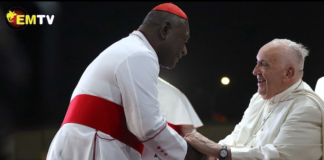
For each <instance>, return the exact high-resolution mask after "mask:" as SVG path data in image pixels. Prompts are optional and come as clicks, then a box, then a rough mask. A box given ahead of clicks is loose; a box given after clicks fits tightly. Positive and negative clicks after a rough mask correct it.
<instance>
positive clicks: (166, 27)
mask: <svg viewBox="0 0 324 160" xmlns="http://www.w3.org/2000/svg"><path fill="white" fill-rule="evenodd" d="M170 29H171V23H170V22H163V23H162V25H161V28H160V37H161V38H162V39H163V40H165V39H166V38H167V36H168V35H169V34H170Z"/></svg>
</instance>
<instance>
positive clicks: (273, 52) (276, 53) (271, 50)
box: [257, 43, 287, 63]
mask: <svg viewBox="0 0 324 160" xmlns="http://www.w3.org/2000/svg"><path fill="white" fill-rule="evenodd" d="M286 50H287V47H286V45H285V44H273V43H268V44H266V45H264V46H263V47H262V48H261V49H260V50H259V52H258V54H257V59H258V60H259V61H260V60H264V61H267V62H269V63H274V62H281V60H282V59H283V58H284V56H285V55H286V54H284V52H286Z"/></svg>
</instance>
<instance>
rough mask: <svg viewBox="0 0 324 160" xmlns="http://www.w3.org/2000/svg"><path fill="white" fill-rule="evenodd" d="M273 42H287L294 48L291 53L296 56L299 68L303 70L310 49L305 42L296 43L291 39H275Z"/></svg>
mask: <svg viewBox="0 0 324 160" xmlns="http://www.w3.org/2000/svg"><path fill="white" fill-rule="evenodd" d="M271 43H274V44H286V45H287V47H288V48H289V49H291V50H292V52H290V53H291V54H290V55H291V56H294V57H295V58H294V59H296V61H297V64H298V67H299V70H300V71H302V70H303V69H304V62H305V57H306V56H308V54H309V51H308V49H307V48H306V47H305V46H304V45H303V44H301V43H296V42H294V41H291V40H289V39H274V40H272V41H271Z"/></svg>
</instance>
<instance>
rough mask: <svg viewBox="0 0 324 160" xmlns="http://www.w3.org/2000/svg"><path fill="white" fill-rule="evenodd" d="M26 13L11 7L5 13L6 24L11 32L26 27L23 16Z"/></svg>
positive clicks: (21, 9) (18, 8)
mask: <svg viewBox="0 0 324 160" xmlns="http://www.w3.org/2000/svg"><path fill="white" fill-rule="evenodd" d="M26 14H27V12H26V11H25V10H24V9H23V8H20V7H12V8H10V9H9V10H8V11H7V14H6V23H7V25H8V26H9V28H11V29H13V30H21V29H23V28H25V27H26V25H25V15H26Z"/></svg>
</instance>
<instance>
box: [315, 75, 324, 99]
mask: <svg viewBox="0 0 324 160" xmlns="http://www.w3.org/2000/svg"><path fill="white" fill-rule="evenodd" d="M315 93H317V94H318V95H319V96H320V97H321V98H322V99H323V100H324V77H322V78H320V79H318V81H317V83H316V87H315Z"/></svg>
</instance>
